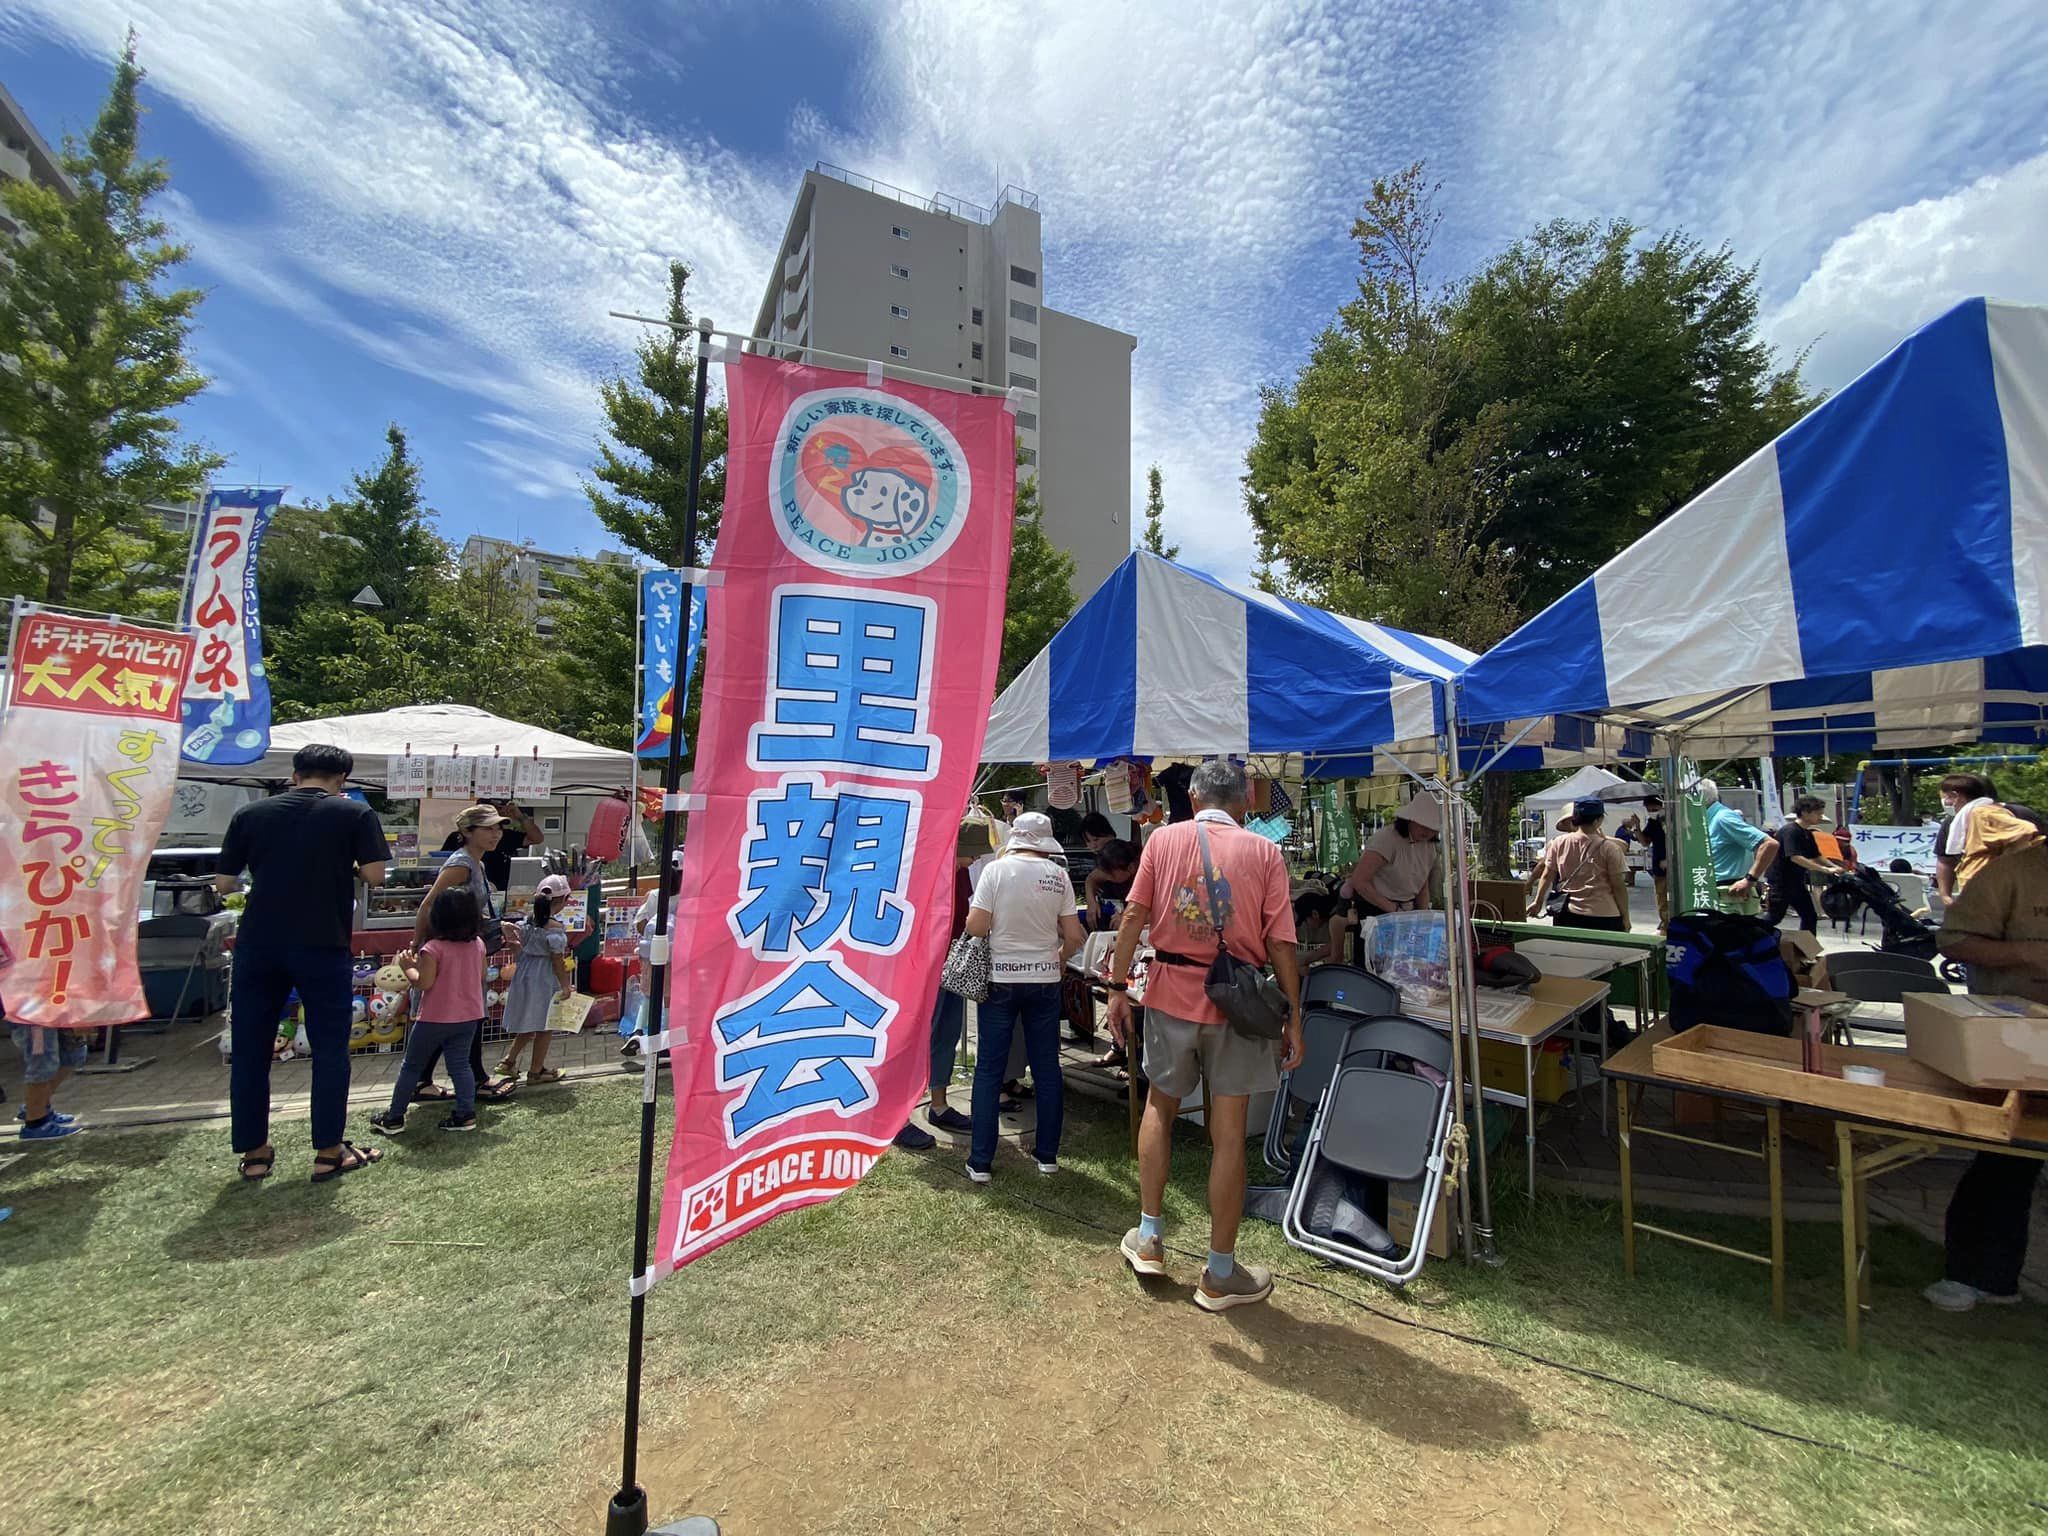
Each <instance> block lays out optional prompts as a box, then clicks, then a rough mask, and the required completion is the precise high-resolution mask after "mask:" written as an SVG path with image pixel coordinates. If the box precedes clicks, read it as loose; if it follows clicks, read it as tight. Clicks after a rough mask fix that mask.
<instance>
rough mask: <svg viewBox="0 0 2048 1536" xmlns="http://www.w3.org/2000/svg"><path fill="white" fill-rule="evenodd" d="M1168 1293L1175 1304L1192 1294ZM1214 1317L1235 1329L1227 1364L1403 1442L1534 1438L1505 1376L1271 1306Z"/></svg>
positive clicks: (1222, 1356)
mask: <svg viewBox="0 0 2048 1536" xmlns="http://www.w3.org/2000/svg"><path fill="white" fill-rule="evenodd" d="M1147 1289H1148V1291H1149V1290H1150V1289H1151V1288H1150V1287H1149V1286H1148V1287H1147ZM1169 1289H1170V1290H1171V1291H1172V1292H1174V1293H1177V1294H1174V1295H1173V1296H1172V1297H1171V1299H1173V1300H1175V1301H1180V1300H1182V1299H1183V1298H1184V1296H1185V1294H1186V1293H1185V1288H1183V1287H1179V1286H1174V1287H1170V1288H1169ZM1214 1321H1215V1322H1216V1323H1218V1324H1220V1325H1221V1326H1223V1327H1226V1328H1229V1329H1231V1330H1232V1333H1233V1337H1231V1338H1228V1339H1221V1340H1213V1341H1211V1342H1210V1344H1209V1349H1210V1352H1211V1353H1212V1354H1214V1355H1215V1357H1216V1359H1217V1360H1218V1361H1220V1362H1221V1363H1223V1364H1225V1365H1228V1366H1232V1367H1234V1368H1236V1369H1238V1370H1241V1371H1243V1372H1244V1373H1245V1374H1246V1375H1248V1376H1252V1377H1255V1378H1257V1379H1258V1380H1259V1381H1261V1382H1263V1383H1265V1385H1267V1386H1268V1387H1271V1388H1273V1389H1274V1390H1275V1391H1278V1392H1287V1393H1293V1394H1295V1395H1297V1396H1302V1397H1313V1398H1317V1399H1319V1400H1320V1401H1322V1402H1324V1403H1327V1404H1328V1405H1329V1406H1330V1407H1332V1408H1335V1409H1337V1410H1338V1411H1340V1412H1342V1413H1346V1414H1349V1415H1350V1416H1351V1417H1352V1418H1354V1419H1356V1420H1357V1421H1358V1422H1359V1423H1361V1424H1367V1425H1371V1426H1372V1427H1373V1428H1375V1429H1378V1430H1380V1431H1382V1432H1383V1433H1385V1434H1387V1435H1390V1436H1392V1437H1393V1438H1394V1439H1396V1440H1401V1441H1404V1442H1406V1443H1408V1444H1410V1445H1429V1446H1435V1447H1438V1448H1439V1449H1442V1450H1447V1451H1482V1452H1491V1451H1495V1450H1498V1449H1499V1448H1500V1447H1502V1446H1505V1445H1513V1444H1519V1443H1522V1442H1524V1441H1528V1440H1532V1439H1534V1438H1535V1435H1536V1429H1535V1425H1534V1424H1533V1423H1532V1422H1531V1420H1530V1417H1529V1411H1528V1408H1527V1407H1526V1406H1525V1405H1524V1404H1523V1402H1522V1400H1521V1399H1520V1398H1519V1397H1517V1396H1515V1395H1514V1394H1513V1393H1512V1392H1511V1391H1509V1390H1507V1389H1506V1388H1504V1387H1503V1386H1502V1384H1501V1383H1499V1382H1498V1381H1493V1380H1489V1379H1487V1378H1485V1377H1483V1376H1481V1375H1478V1374H1471V1375H1465V1374H1460V1373H1458V1372H1456V1371H1447V1370H1445V1369H1444V1368H1443V1367H1442V1366H1439V1365H1437V1364H1435V1363H1434V1362H1432V1361H1430V1360H1428V1359H1425V1358H1424V1357H1423V1356H1421V1355H1420V1354H1418V1353H1415V1352H1413V1351H1410V1350H1404V1349H1400V1348H1397V1347H1396V1346H1395V1345H1394V1344H1392V1343H1390V1342H1389V1341H1387V1340H1385V1339H1380V1338H1376V1337H1375V1336H1373V1335H1372V1334H1370V1333H1367V1332H1364V1331H1362V1330H1361V1329H1359V1328H1356V1327H1349V1326H1346V1325H1344V1324H1340V1323H1333V1322H1325V1321H1323V1320H1321V1319H1319V1318H1310V1317H1302V1316H1300V1315H1299V1314H1297V1313H1294V1312H1292V1311H1289V1310H1288V1309H1287V1308H1286V1307H1285V1306H1275V1305H1273V1304H1272V1303H1271V1302H1266V1303H1262V1304H1258V1305H1254V1306H1248V1307H1238V1308H1234V1309H1233V1310H1231V1311H1229V1312H1225V1313H1223V1314H1222V1315H1221V1316H1220V1317H1218V1318H1216V1319H1215V1320H1214Z"/></svg>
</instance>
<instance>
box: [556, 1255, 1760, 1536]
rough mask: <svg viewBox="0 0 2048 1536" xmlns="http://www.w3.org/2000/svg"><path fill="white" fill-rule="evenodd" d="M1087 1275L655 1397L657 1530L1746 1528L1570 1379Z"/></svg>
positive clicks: (1305, 1307) (1370, 1329)
mask: <svg viewBox="0 0 2048 1536" xmlns="http://www.w3.org/2000/svg"><path fill="white" fill-rule="evenodd" d="M1091 1267H1092V1266H1091ZM1099 1270H1100V1272H1099V1273H1098V1274H1096V1275H1095V1276H1094V1279H1095V1281H1096V1282H1098V1283H1092V1284H1089V1285H1087V1286H1085V1287H1084V1288H1082V1289H1081V1290H1080V1291H1079V1292H1070V1293H1069V1294H1068V1295H1067V1296H1065V1297H1064V1298H1061V1299H1060V1300H1059V1301H1058V1302H1056V1303H1054V1304H1051V1305H1048V1306H1046V1307H1042V1308H1038V1309H1035V1310H1034V1311H1033V1312H1031V1313H1030V1314H1028V1315H1027V1316H1025V1317H1023V1318H1020V1317H1019V1316H1018V1315H1017V1314H1016V1313H1015V1312H1010V1313H1008V1314H1007V1316H1003V1315H999V1314H997V1313H996V1312H994V1311H992V1310H991V1311H987V1312H984V1311H983V1309H981V1308H979V1307H975V1306H971V1305H963V1306H961V1307H960V1308H958V1309H949V1310H948V1311H947V1312H946V1313H945V1314H943V1315H940V1316H936V1317H934V1318H933V1319H932V1320H931V1326H930V1328H929V1331H928V1334H926V1335H925V1336H922V1337H907V1336H895V1337H890V1338H886V1339H872V1338H868V1339H848V1340H842V1341H841V1342H840V1343H839V1344H838V1345H836V1346H834V1347H832V1348H830V1349H827V1350H824V1351H820V1352H818V1353H817V1354H815V1355H813V1356H811V1357H809V1358H807V1359H803V1360H792V1359H784V1360H783V1361H781V1362H779V1363H778V1365H777V1366H776V1367H775V1368H773V1370H772V1371H771V1372H770V1373H769V1374H766V1375H764V1376H763V1377H762V1378H760V1379H758V1380H757V1381H754V1382H752V1383H750V1384H747V1385H745V1386H740V1387H737V1388H735V1387H730V1386H728V1387H725V1388H723V1389H720V1390H713V1391H700V1392H695V1393H691V1394H688V1395H686V1396H682V1397H680V1398H678V1397H677V1396H676V1395H675V1394H674V1393H673V1392H667V1393H664V1392H661V1391H653V1392H650V1394H649V1405H650V1406H649V1413H648V1418H647V1430H646V1433H645V1437H644V1438H643V1442H642V1443H643V1446H644V1447H645V1461H644V1466H645V1468H646V1473H645V1477H644V1479H643V1481H644V1482H645V1483H646V1485H647V1487H648V1488H649V1489H650V1492H651V1494H652V1496H653V1499H654V1502H655V1504H656V1510H655V1514H656V1518H657V1519H660V1518H673V1517H674V1516H675V1515H677V1514H680V1513H701V1514H711V1515H715V1516H716V1517H717V1518H718V1519H719V1520H720V1522H721V1524H722V1527H723V1529H724V1530H725V1532H726V1533H727V1536H749V1533H775V1536H787V1533H797V1532H811V1531H835V1532H836V1531H848V1532H862V1531H884V1530H886V1531H890V1532H913V1531H941V1530H945V1531H952V1530H961V1529H965V1530H974V1529H997V1530H1002V1531H1005V1532H1012V1533H1038V1532H1046V1533H1069V1532H1076V1531H1110V1532H1126V1531H1128V1532H1141V1531H1187V1530H1193V1529H1203V1528H1205V1527H1206V1528H1212V1529H1213V1528H1218V1527H1219V1526H1220V1528H1222V1529H1231V1530H1248V1531H1265V1530H1288V1531H1304V1532H1306V1531H1332V1532H1356V1531H1363V1530H1374V1529H1382V1528H1386V1529H1405V1530H1411V1531H1417V1532H1423V1533H1438V1532H1441V1533H1443V1536H1451V1533H1453V1532H1456V1533H1458V1536H1469V1533H1470V1532H1472V1531H1474V1530H1482V1531H1488V1532H1501V1533H1505V1536H1549V1533H1553V1532H1555V1533H1565V1532H1570V1533H1574V1536H1578V1533H1595V1536H1597V1533H1606V1532H1613V1533H1616V1536H1620V1533H1623V1532H1628V1533H1631V1536H1634V1533H1641V1532H1645V1531H1677V1530H1689V1529H1694V1528H1699V1529H1708V1528H1712V1529H1717V1530H1728V1529H1731V1528H1739V1527H1734V1526H1731V1523H1730V1522H1729V1520H1728V1518H1727V1512H1726V1511H1725V1510H1718V1511H1717V1510H1712V1509H1709V1508H1707V1507H1704V1506H1703V1505H1702V1504H1701V1503H1700V1502H1699V1501H1697V1500H1694V1499H1689V1498H1688V1497H1687V1490H1686V1489H1685V1488H1684V1487H1683V1486H1681V1485H1677V1484H1675V1483H1674V1481H1673V1477H1672V1469H1669V1468H1664V1467H1659V1466H1657V1465H1656V1464H1655V1463H1654V1462H1653V1461H1651V1460H1650V1459H1648V1458H1647V1457H1645V1456H1643V1455H1641V1454H1639V1453H1638V1452H1637V1451H1636V1450H1635V1449H1633V1448H1632V1446H1631V1445H1630V1444H1629V1443H1627V1442H1626V1441H1625V1440H1624V1439H1623V1437H1622V1436H1621V1435H1620V1433H1619V1432H1618V1431H1616V1430H1615V1429H1614V1427H1613V1426H1612V1424H1611V1423H1609V1422H1607V1421H1606V1420H1605V1418H1604V1417H1603V1416H1602V1414H1601V1412H1600V1408H1599V1401H1598V1398H1597V1396H1596V1395H1594V1394H1591V1393H1588V1392H1585V1391H1584V1390H1582V1389H1581V1388H1579V1387H1578V1386H1577V1384H1575V1383H1569V1382H1563V1383H1560V1380H1559V1379H1558V1378H1555V1377H1552V1376H1549V1375H1547V1374H1543V1375H1539V1374H1537V1373H1534V1372H1530V1371H1526V1370H1519V1369H1515V1368H1512V1367H1506V1366H1503V1365H1501V1364H1499V1363H1497V1362H1495V1361H1492V1360H1489V1359H1488V1358H1487V1357H1485V1356H1484V1355H1481V1354H1479V1353H1478V1352H1477V1351H1474V1350H1471V1349H1469V1348H1466V1347H1463V1346H1459V1345H1457V1344H1455V1343H1451V1342H1448V1341H1444V1340H1439V1339H1433V1338H1430V1337H1429V1336H1427V1335H1421V1334H1417V1333H1414V1332H1413V1331H1411V1330H1407V1329H1402V1328H1397V1327H1394V1326H1392V1325H1389V1324H1386V1323H1384V1322H1380V1321H1377V1320H1375V1319H1372V1318H1370V1317H1368V1316H1365V1315H1364V1314H1361V1313H1358V1312H1357V1311H1355V1310H1354V1309H1349V1308H1345V1307H1342V1306H1341V1305H1338V1304H1336V1303H1333V1302H1331V1301H1329V1300H1328V1299H1326V1298H1324V1297H1321V1296H1319V1295H1317V1294H1316V1293H1313V1292H1307V1291H1303V1290H1301V1289H1299V1288H1292V1289H1290V1288H1289V1287H1287V1286H1286V1285H1285V1284H1284V1283H1283V1285H1282V1287H1281V1290H1280V1293H1279V1294H1278V1295H1277V1296H1276V1297H1275V1300H1274V1302H1273V1303H1271V1304H1269V1305H1267V1306H1263V1307H1247V1308H1240V1309H1238V1310H1236V1311H1234V1312H1231V1313H1228V1314H1225V1315H1223V1316H1221V1317H1211V1316H1208V1315H1206V1314H1204V1313H1202V1312H1200V1311H1198V1310H1197V1309H1196V1308H1194V1307H1193V1306H1191V1305H1190V1304H1189V1301H1188V1289H1187V1287H1186V1286H1185V1285H1165V1284H1159V1283H1149V1282H1148V1283H1146V1284H1145V1285H1144V1286H1142V1287H1141V1286H1140V1285H1139V1284H1138V1283H1137V1282H1135V1281H1134V1280H1133V1279H1132V1278H1131V1277H1130V1276H1129V1275H1128V1274H1126V1273H1125V1272H1123V1270H1122V1268H1121V1266H1120V1265H1117V1264H1116V1263H1115V1261H1114V1260H1113V1258H1111V1259H1105V1260H1104V1262H1103V1263H1102V1264H1101V1266H1100V1267H1099ZM591 1454H592V1455H593V1457H594V1458H595V1459H596V1462H597V1464H598V1465H600V1466H601V1465H604V1464H606V1463H607V1462H608V1461H609V1460H610V1459H611V1457H612V1456H613V1455H614V1454H615V1453H614V1451H613V1450H612V1448H611V1447H610V1446H609V1445H606V1446H604V1447H602V1448H598V1447H592V1448H591ZM598 1481H599V1482H600V1483H601V1482H602V1481H603V1480H602V1478H599V1479H598ZM586 1486H588V1484H586ZM592 1514H593V1511H592V1510H591V1509H590V1508H589V1507H588V1506H587V1505H586V1506H585V1507H583V1508H581V1509H579V1510H577V1511H576V1512H574V1513H573V1514H570V1515H565V1516H564V1518H563V1521H562V1523H563V1524H564V1525H565V1526H568V1527H572V1528H579V1529H588V1528H590V1526H591V1524H592V1519H591V1516H592Z"/></svg>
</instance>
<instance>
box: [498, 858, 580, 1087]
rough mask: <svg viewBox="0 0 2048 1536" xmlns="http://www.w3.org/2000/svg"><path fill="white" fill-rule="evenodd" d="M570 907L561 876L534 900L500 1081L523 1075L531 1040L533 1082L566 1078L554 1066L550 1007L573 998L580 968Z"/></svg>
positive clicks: (510, 992) (508, 997) (512, 990)
mask: <svg viewBox="0 0 2048 1536" xmlns="http://www.w3.org/2000/svg"><path fill="white" fill-rule="evenodd" d="M568 906H569V882H568V880H567V879H566V878H565V877H564V876H561V875H549V876H548V877H547V878H546V879H544V880H542V881H541V883H540V886H539V888H538V889H536V890H535V892H534V896H533V921H531V922H530V923H528V924H526V925H525V931H524V932H523V933H522V934H521V935H520V939H519V958H518V961H517V963H516V965H515V968H514V969H513V972H512V984H511V986H509V987H507V988H506V989H505V1036H506V1039H505V1059H504V1060H503V1061H501V1062H499V1063H498V1076H500V1077H511V1078H516V1077H518V1076H519V1052H520V1049H521V1048H522V1047H523V1046H525V1045H526V1044H527V1042H529V1041H531V1042H532V1044H533V1059H532V1060H531V1061H530V1062H529V1063H528V1066H527V1073H526V1080H527V1082H529V1083H552V1082H554V1081H556V1080H557V1079H558V1078H560V1077H561V1075H562V1069H561V1068H560V1067H551V1066H549V1065H548V1007H549V1005H550V1004H552V1003H554V1002H555V1001H556V1000H557V999H562V998H567V997H568V996H569V992H570V984H571V982H572V981H573V980H574V979H575V976H576V967H575V965H574V964H573V963H572V962H571V961H570V959H569V927H568V924H567V923H565V922H564V921H563V920H562V914H563V913H564V912H565V911H566V910H567V909H568Z"/></svg>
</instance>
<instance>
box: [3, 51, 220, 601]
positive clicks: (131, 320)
mask: <svg viewBox="0 0 2048 1536" xmlns="http://www.w3.org/2000/svg"><path fill="white" fill-rule="evenodd" d="M142 79H143V71H142V69H141V67H140V66H139V65H138V64H137V63H136V61H135V39H134V35H133V34H132V33H131V34H130V35H129V38H128V43H127V47H126V48H125V49H124V51H123V53H122V56H121V61H120V64H119V65H118V67H117V68H116V70H115V72H114V79H113V83H112V86H111V87H110V89H109V90H108V92H107V99H106V102H105V103H104V105H103V106H102V107H101V109H100V113H99V117H98V119H97V121H95V123H94V124H93V128H92V131H91V133H90V134H88V135H87V136H86V139H85V140H84V142H83V143H80V142H78V141H76V140H73V139H67V140H66V142H65V147H64V151H63V154H62V156H61V157H60V158H61V160H62V164H63V167H64V170H65V172H66V174H67V175H68V176H69V177H70V179H71V181H72V183H73V185H74V187H75V189H76V193H77V195H76V197H74V198H66V197H65V196H64V195H63V194H62V193H60V192H58V191H56V190H54V189H51V188H48V187H43V186H39V185H36V184H35V183H33V182H29V181H15V182H7V183H4V184H0V202H4V206H5V208H6V211H7V213H8V214H9V216H10V217H12V218H13V220H14V221H15V222H16V223H17V224H18V225H20V226H21V231H22V236H23V238H22V239H21V240H20V241H19V242H18V243H16V244H14V245H12V246H11V247H10V248H9V250H8V252H7V254H6V256H5V258H4V259H0V357H4V358H7V359H9V363H8V365H7V366H5V367H0V424H4V428H0V515H4V517H5V524H4V535H5V536H4V538H0V577H4V578H5V579H6V580H8V581H9V582H10V583H11V590H14V591H17V592H21V593H23V594H24V595H26V596H28V597H31V598H35V599H37V600H39V601H43V602H49V603H58V604H67V605H70V606H73V607H87V608H104V609H114V610H119V611H122V612H128V613H138V612H150V613H157V614H160V615H164V616H168V612H169V609H170V608H171V607H172V606H173V604H174V603H175V593H176V591H177V589H178V585H179V582H178V577H179V575H180V574H181V573H182V566H183V562H184V559H185V551H186V540H185V536H184V534H183V533H182V532H181V531H179V530H177V529H176V528H175V527H173V526H170V525H167V524H165V523H163V522H160V521H158V520H157V519H155V518H152V517H149V516H147V515H145V514H144V513H143V510H142V509H143V508H145V507H147V506H149V505H151V504H158V505H168V506H183V505H186V504H189V503H190V502H192V501H193V500H194V499H195V498H196V497H197V496H198V495H199V493H200V491H201V489H202V487H203V486H204V485H205V482H206V479H207V476H208V475H209V474H210V473H211V472H212V471H213V470H214V469H215V468H217V467H218V466H219V465H220V464H221V463H223V462H224V461H223V460H222V459H221V458H219V457H218V456H217V455H214V454H211V453H208V452H206V451H205V450H203V449H201V448H198V447H195V446H192V445H189V444H186V443H183V442H181V441H180V438H179V433H178V425H177V420H176V417H175V415H174V412H175V411H176V410H177V408H178V407H179V406H181V405H183V404H184V403H185V402H186V401H188V400H190V399H191V398H192V397H193V396H194V395H196V394H198V393H199V392H200V390H202V389H203V388H205V386H206V379H205V377H204V376H203V375H201V374H200V373H199V372H198V371H197V370H195V369H194V368H193V367H192V366H191V365H190V364H189V363H188V362H187V360H186V357H185V341H186V334H187V332H188V331H189V329H190V327H191V322H192V316H193V314H194V312H195V311H196V310H197V309H198V307H199V301H200V299H201V297H202V296H203V295H202V294H201V293H200V291H199V290H198V289H196V288H172V287H168V286H167V285H166V279H167V277H168V274H169V273H170V272H171V270H172V269H173V268H175V267H176V266H178V264H179V263H181V262H182V261H184V259H185V257H186V254H187V253H186V249H185V247H183V246H181V245H178V244H176V243H175V242H174V241H172V240H171V239H170V236H169V230H168V228H167V227H166V225H165V224H164V222H163V221H162V220H161V219H159V218H157V217H156V216H155V214H154V213H152V212H151V209H150V204H151V201H152V199H153V198H155V196H156V195H157V194H158V193H159V192H161V191H162V190H163V189H164V188H165V187H166V186H167V185H169V182H170V173H169V171H168V170H167V169H166V167H165V165H164V162H163V161H161V160H147V159H143V158H141V157H140V156H139V154H138V145H139V137H140V126H141V112H140V108H139V106H138V104H137V101H136V92H137V88H138V87H139V86H140V85H141V83H142Z"/></svg>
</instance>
